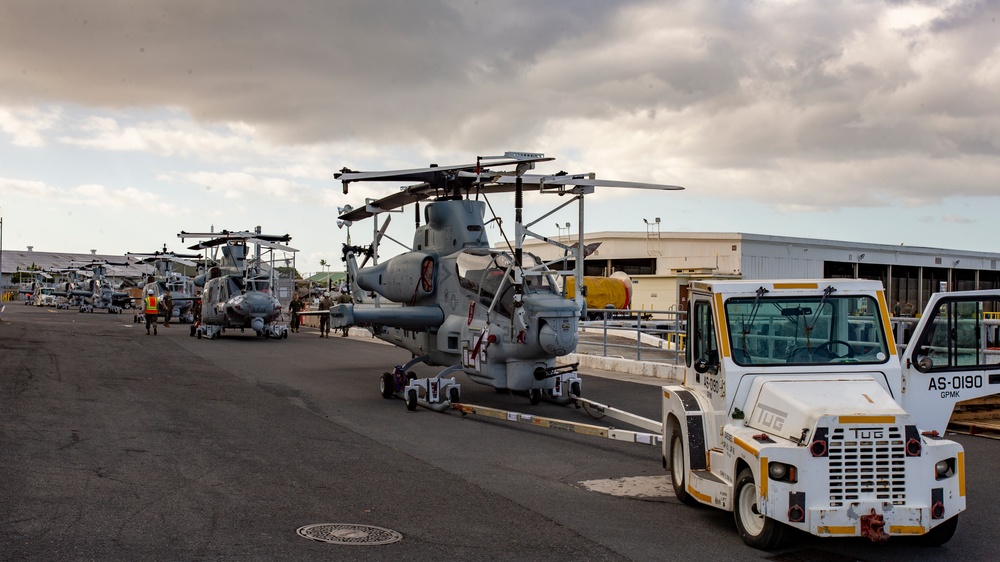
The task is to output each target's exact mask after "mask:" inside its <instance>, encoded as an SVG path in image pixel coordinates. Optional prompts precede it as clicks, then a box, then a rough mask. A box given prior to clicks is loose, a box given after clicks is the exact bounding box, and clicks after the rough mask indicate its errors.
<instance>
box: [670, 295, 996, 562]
mask: <svg viewBox="0 0 1000 562" xmlns="http://www.w3.org/2000/svg"><path fill="white" fill-rule="evenodd" d="M689 290H690V300H689V305H688V306H689V309H688V333H687V338H688V340H687V341H688V344H687V350H686V366H685V371H684V380H683V383H682V384H680V385H672V386H664V387H663V431H664V439H663V462H664V467H665V468H668V469H669V470H670V472H671V479H672V483H673V488H674V492H675V494H676V495H677V497H678V499H680V500H681V501H683V502H685V503H689V504H695V503H703V504H707V505H712V506H715V507H718V508H721V509H724V510H727V511H732V512H733V513H734V517H735V520H736V526H737V529H738V531H739V533H740V535H741V537H742V538H743V540H744V541H745V542H746V543H747V544H749V545H751V546H754V547H757V548H762V549H770V548H774V547H776V546H777V545H778V544H779V542H780V541H781V539H782V535H783V533H784V531H785V529H786V528H787V527H795V528H798V529H801V530H804V531H806V532H809V533H812V534H814V535H818V536H824V537H838V536H864V537H868V538H870V539H872V540H874V541H883V540H887V539H888V538H889V537H892V536H918V537H920V540H921V541H923V542H924V543H926V544H942V543H944V542H946V541H948V540H949V539H950V538H951V536H952V535H953V533H954V532H955V529H956V526H957V521H958V518H957V516H958V514H959V513H960V512H961V511H963V510H964V509H965V501H966V498H965V480H964V479H965V473H964V452H963V449H962V447H961V446H960V445H959V444H958V443H955V442H953V441H950V440H947V439H943V438H942V436H943V435H944V431H945V428H946V427H947V424H948V419H949V418H950V416H951V412H952V410H953V408H954V404H955V403H956V402H957V401H959V400H966V399H970V398H975V397H978V396H983V395H987V394H993V393H995V392H997V391H998V390H1000V349H998V347H997V346H1000V343H998V334H997V324H998V323H1000V322H998V321H996V320H994V319H992V318H991V316H993V313H995V312H997V311H1000V291H972V292H956V293H939V294H935V295H933V296H932V298H931V300H930V302H929V303H928V305H927V308H926V309H925V311H924V313H923V314H922V315H921V318H920V320H919V322H918V323H917V326H916V328H915V329H914V332H913V336H912V338H911V340H910V344H909V345H908V346H907V349H906V351H905V352H904V353H903V354H902V355H901V356H900V355H899V354H898V351H897V348H896V344H895V342H894V339H893V334H892V328H891V325H890V321H889V311H888V308H887V306H886V301H885V296H884V293H883V290H882V284H881V283H880V282H878V281H867V280H857V279H826V280H794V281H704V282H694V283H692V284H691V285H690V286H689Z"/></svg>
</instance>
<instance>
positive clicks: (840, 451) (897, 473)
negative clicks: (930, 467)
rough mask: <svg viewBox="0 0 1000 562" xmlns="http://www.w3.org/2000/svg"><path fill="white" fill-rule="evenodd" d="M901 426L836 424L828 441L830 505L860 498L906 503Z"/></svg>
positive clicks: (904, 452)
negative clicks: (844, 425)
mask: <svg viewBox="0 0 1000 562" xmlns="http://www.w3.org/2000/svg"><path fill="white" fill-rule="evenodd" d="M905 444H906V443H905V439H904V433H903V428H902V427H865V428H855V427H834V428H831V432H830V441H829V461H830V507H841V506H843V505H845V504H850V503H854V502H859V501H880V502H892V503H893V505H902V504H905V503H906V466H905V461H906V450H905Z"/></svg>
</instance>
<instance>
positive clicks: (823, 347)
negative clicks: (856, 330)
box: [813, 340, 855, 359]
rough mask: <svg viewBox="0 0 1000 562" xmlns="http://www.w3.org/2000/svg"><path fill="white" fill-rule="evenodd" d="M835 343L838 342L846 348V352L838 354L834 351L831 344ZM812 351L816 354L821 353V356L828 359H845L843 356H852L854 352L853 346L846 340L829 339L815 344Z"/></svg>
mask: <svg viewBox="0 0 1000 562" xmlns="http://www.w3.org/2000/svg"><path fill="white" fill-rule="evenodd" d="M837 344H840V345H843V346H844V347H846V348H847V353H846V354H844V355H838V354H837V353H835V352H834V351H833V346H834V345H837ZM813 353H814V354H816V355H823V356H826V357H829V358H830V359H845V358H851V357H854V353H855V352H854V347H853V346H851V344H850V343H848V342H846V341H844V340H830V341H828V342H825V343H822V344H820V345H818V346H816V350H815V351H814V352H813Z"/></svg>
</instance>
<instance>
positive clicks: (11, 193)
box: [0, 0, 1000, 272]
mask: <svg viewBox="0 0 1000 562" xmlns="http://www.w3.org/2000/svg"><path fill="white" fill-rule="evenodd" d="M998 17H1000V2H992V1H986V0H983V1H962V0H947V1H946V0H942V1H936V0H926V1H913V2H906V1H874V0H872V1H865V0H856V1H850V2H846V1H844V2H838V1H823V2H818V1H802V2H798V1H790V0H787V1H782V0H762V1H751V0H717V1H710V0H691V1H665V0H635V1H622V0H618V1H615V2H608V1H605V0H552V1H538V0H509V1H508V0H496V1H489V2H487V1H485V0H411V1H404V0H393V1H382V0H283V1H282V2H273V1H252V0H212V1H210V2H206V1H205V0H74V1H71V2H67V1H65V0H31V1H30V2H24V1H20V0H0V216H2V217H3V227H4V228H3V247H4V249H15V248H16V249H23V248H25V247H26V246H29V245H31V246H34V248H35V249H36V250H40V251H56V252H87V251H89V250H90V249H96V250H97V251H98V252H99V253H108V254H114V253H119V252H120V253H124V252H126V251H132V252H148V251H152V250H155V249H158V248H161V247H162V246H163V244H164V243H166V244H167V246H168V248H169V249H171V250H175V251H180V250H182V249H183V246H182V245H181V244H180V241H179V240H178V238H177V233H178V232H179V231H181V230H187V231H207V230H209V229H210V228H213V227H214V228H215V229H216V230H221V229H230V230H246V229H252V228H253V227H255V226H257V225H260V226H261V227H262V228H263V230H264V232H267V233H272V234H284V233H288V234H291V236H292V238H293V240H292V244H291V245H292V246H295V247H297V248H299V249H300V250H301V251H300V253H299V254H298V257H297V263H298V267H299V270H300V271H303V272H313V271H318V270H319V269H320V266H319V261H320V260H321V259H325V260H326V261H327V262H330V263H332V264H334V269H335V270H336V269H340V268H341V261H340V247H341V244H342V243H343V242H344V241H345V235H346V232H345V231H344V230H340V229H338V228H337V226H336V224H335V221H336V214H337V207H338V206H342V205H344V204H351V205H354V206H358V205H359V204H361V203H363V202H364V198H365V197H377V196H381V195H386V194H388V193H391V192H392V191H394V190H395V189H396V188H397V187H398V185H394V184H355V186H356V187H355V186H352V188H351V192H350V194H349V195H348V196H344V195H343V194H342V193H341V187H340V185H339V183H337V182H336V181H335V180H334V179H333V173H334V172H335V171H336V170H338V169H340V168H343V167H345V166H346V167H350V168H352V169H363V170H373V169H392V168H412V167H422V166H425V165H427V164H430V163H438V164H442V165H445V164H456V163H466V162H471V161H474V159H475V156H476V155H493V154H500V153H502V152H504V151H506V150H522V151H532V152H543V153H545V154H546V155H547V156H554V157H556V161H554V162H552V163H548V164H545V165H543V166H542V167H540V169H539V170H538V171H541V172H556V171H559V170H567V171H569V172H573V173H577V172H595V173H596V174H597V175H598V177H603V178H609V179H619V180H632V181H651V182H660V183H670V184H679V185H683V186H686V187H687V190H686V191H683V192H658V193H654V194H649V193H646V192H641V193H639V192H629V191H627V190H608V191H606V192H603V193H600V194H596V195H595V196H594V198H593V199H592V200H589V202H588V204H587V206H588V209H589V212H588V214H587V218H586V222H587V225H586V226H587V230H588V231H592V232H593V231H636V232H644V231H645V230H646V227H645V225H644V223H643V220H642V219H644V218H646V219H649V220H652V219H653V218H654V217H660V218H661V220H662V229H663V230H664V231H719V232H751V233H758V234H773V235H784V236H803V237H815V238H830V239H837V240H848V241H859V242H875V243H888V244H899V243H905V244H907V245H911V246H932V247H942V248H953V249H963V250H983V251H1000V246H997V244H996V243H995V241H996V239H997V238H998V237H1000V226H998V225H1000V221H998V220H997V218H998V214H1000V158H998V152H1000V95H998V94H1000V23H998V21H997V19H998ZM494 197H496V198H497V201H496V206H497V207H498V209H500V210H501V211H502V210H505V209H509V208H510V205H509V202H504V201H500V200H499V199H502V197H501V196H494ZM528 202H529V203H530V204H531V207H530V208H529V211H533V210H537V211H538V212H539V213H540V212H541V210H542V209H543V206H544V208H547V207H548V206H549V203H550V201H549V200H547V199H540V200H539V199H536V198H529V200H528ZM536 216H537V214H536ZM510 218H511V219H512V217H510ZM528 218H530V212H529V213H528ZM412 222H413V221H412V219H411V217H410V215H408V214H407V215H405V219H404V218H403V217H400V216H397V217H395V220H394V221H393V225H392V227H391V228H390V234H394V235H395V236H394V237H396V238H397V239H399V240H402V241H404V242H408V241H409V237H410V233H412ZM557 222H558V223H560V224H562V223H564V222H571V223H573V224H574V228H575V225H576V216H575V210H572V209H568V210H566V211H565V212H564V213H561V214H559V215H556V216H555V217H553V218H552V219H551V220H549V219H546V221H545V224H548V223H551V227H546V226H544V224H540V225H539V226H538V227H537V228H536V230H538V231H540V232H542V233H543V234H552V235H555V234H557V229H556V223H557ZM370 232H371V231H370V226H368V225H364V224H358V225H355V226H354V228H353V231H352V233H351V234H352V238H353V239H354V240H353V241H354V242H355V243H358V242H363V241H365V240H364V238H366V237H369V236H370ZM490 234H491V236H492V237H493V238H494V240H496V239H498V233H497V232H496V231H495V230H493V231H491V233H490ZM383 249H384V250H385V252H384V253H383V255H388V254H392V253H396V252H398V251H401V250H402V248H400V247H394V246H393V245H392V244H391V243H390V244H389V245H386V246H384V247H383Z"/></svg>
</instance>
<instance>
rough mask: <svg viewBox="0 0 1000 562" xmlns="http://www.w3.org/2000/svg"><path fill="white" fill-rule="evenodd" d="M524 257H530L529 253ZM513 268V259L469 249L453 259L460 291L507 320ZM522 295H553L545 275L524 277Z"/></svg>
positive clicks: (551, 286)
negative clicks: (475, 296)
mask: <svg viewBox="0 0 1000 562" xmlns="http://www.w3.org/2000/svg"><path fill="white" fill-rule="evenodd" d="M526 257H528V258H533V256H531V255H530V254H529V255H527V256H526ZM536 261H537V259H536ZM513 265H514V261H513V259H512V258H511V257H510V256H509V255H508V254H505V253H502V252H490V253H480V252H477V251H475V250H470V251H466V252H462V253H461V254H459V256H458V258H457V259H456V260H455V266H456V268H457V270H458V279H459V283H460V284H461V286H462V288H464V289H466V290H468V291H471V292H473V293H476V294H477V295H478V297H479V303H480V304H482V305H484V306H491V305H493V310H494V311H496V312H498V313H500V314H502V315H503V316H506V317H510V316H511V314H512V312H513V309H514V277H513ZM524 292H525V293H537V292H555V289H554V287H553V284H552V282H551V280H550V279H549V278H548V276H546V275H539V274H534V275H526V276H525V279H524ZM494 301H496V304H495V305H494V304H493V303H494Z"/></svg>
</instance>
